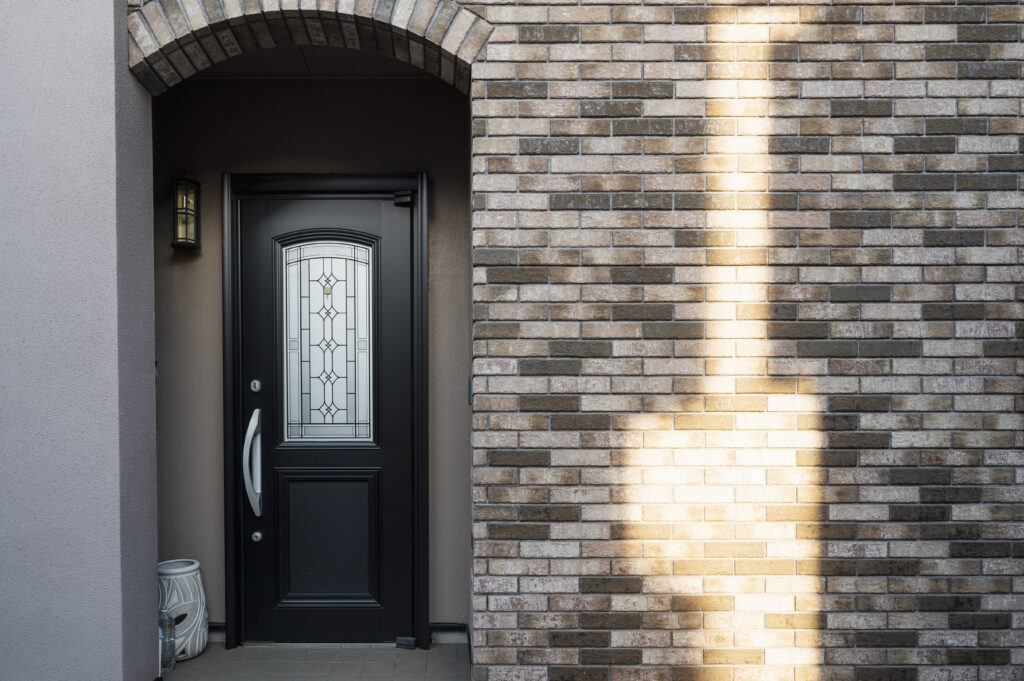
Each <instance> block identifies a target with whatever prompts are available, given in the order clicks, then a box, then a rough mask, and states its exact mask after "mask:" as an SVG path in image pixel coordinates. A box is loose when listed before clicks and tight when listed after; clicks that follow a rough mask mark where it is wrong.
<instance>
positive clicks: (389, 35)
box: [128, 0, 493, 95]
mask: <svg viewBox="0 0 1024 681" xmlns="http://www.w3.org/2000/svg"><path fill="white" fill-rule="evenodd" d="M129 4H131V3H129ZM492 30H493V27H492V26H491V25H490V24H489V23H487V22H486V21H485V20H484V19H482V18H481V17H480V16H478V15H477V14H475V13H473V12H471V11H470V10H468V9H466V8H465V7H462V6H461V5H459V4H458V3H456V2H452V0H426V1H425V2H419V3H417V2H416V0H271V1H270V2H263V3H261V2H259V0H205V1H204V2H200V1H199V0H186V2H183V3H182V4H181V5H180V6H179V4H178V3H176V2H162V1H160V0H150V1H149V2H144V3H142V4H141V6H140V7H139V8H138V9H135V10H133V11H131V12H130V13H129V15H128V33H129V38H128V60H129V66H130V67H131V70H132V72H133V73H134V74H135V75H136V76H137V77H138V78H139V80H140V81H141V82H142V83H143V84H144V85H145V86H146V89H147V90H149V92H150V93H151V94H154V95H157V94H160V93H161V92H164V91H165V90H167V88H169V87H173V86H174V85H177V84H178V83H180V82H181V81H182V80H184V79H187V78H189V77H190V76H192V75H194V74H195V73H197V72H199V71H202V70H204V69H206V68H209V67H210V66H211V65H213V64H216V63H218V62H222V61H225V60H227V59H229V58H231V57H235V56H238V55H241V54H243V53H246V52H252V51H255V50H259V49H266V48H270V47H274V46H278V45H287V44H295V45H323V46H331V47H344V48H348V49H359V50H370V51H374V52H378V53H380V54H383V55H386V56H389V57H394V58H395V59H398V60H400V61H403V62H407V63H410V64H412V65H414V66H417V67H419V68H422V69H423V70H425V71H427V72H428V73H430V74H433V75H435V76H438V77H439V78H441V79H442V80H444V81H445V82H446V83H449V84H451V85H454V86H455V87H457V88H458V89H459V90H461V91H463V92H466V91H468V89H469V81H470V65H471V64H472V63H473V61H474V60H475V59H476V58H477V56H478V55H479V54H480V52H481V50H482V49H483V47H484V45H485V44H486V42H487V38H488V37H489V36H490V34H491V31H492Z"/></svg>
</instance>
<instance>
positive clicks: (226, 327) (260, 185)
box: [222, 172, 430, 648]
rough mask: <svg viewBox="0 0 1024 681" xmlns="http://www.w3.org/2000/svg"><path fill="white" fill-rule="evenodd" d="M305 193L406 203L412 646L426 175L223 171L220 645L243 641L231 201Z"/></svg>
mask: <svg viewBox="0 0 1024 681" xmlns="http://www.w3.org/2000/svg"><path fill="white" fill-rule="evenodd" d="M304 196H317V197H324V196H332V197H338V198H344V197H351V198H356V197H364V198H384V199H386V198H393V199H394V201H395V203H396V205H405V206H411V207H412V219H413V234H412V263H411V265H412V287H413V290H412V303H413V320H412V334H413V337H412V353H413V358H412V361H413V380H412V385H413V395H412V398H413V405H412V420H413V423H412V427H413V432H412V441H413V453H412V458H413V518H412V523H413V585H412V593H413V604H412V612H413V628H414V635H415V637H416V645H417V646H418V647H420V648H427V647H429V646H430V632H429V585H430V581H429V578H430V575H429V560H428V559H429V555H428V551H429V546H428V541H429V517H430V506H429V500H428V490H429V480H428V458H427V457H428V451H427V442H428V440H427V423H428V421H427V407H428V404H427V399H428V393H427V174H426V173H425V172H421V173H403V174H394V175H312V174H310V175H301V174H232V173H224V174H223V180H222V198H223V211H224V213H223V234H222V239H223V241H222V248H223V353H224V379H223V380H224V383H223V389H224V571H225V575H224V578H225V582H224V583H225V600H226V603H225V605H226V617H225V619H226V622H225V625H226V632H225V633H226V641H225V646H226V647H227V648H234V647H235V646H238V645H240V644H241V643H243V642H244V641H245V632H244V631H243V627H244V622H245V612H244V607H245V603H244V599H243V598H242V594H243V591H242V587H243V584H244V581H243V580H244V578H245V575H244V574H242V560H241V559H242V548H243V542H244V541H245V537H244V536H242V535H243V533H242V527H241V520H242V515H241V514H242V510H243V508H242V507H243V505H244V502H245V494H244V493H243V492H242V490H241V481H240V474H239V466H238V462H237V461H236V459H237V456H236V452H237V449H238V446H239V442H240V439H241V438H240V437H239V433H237V432H236V431H237V430H238V428H239V427H240V425H241V424H243V423H244V420H243V416H242V412H241V399H240V397H241V385H240V384H237V381H239V380H240V378H241V370H240V359H241V358H240V357H239V353H237V352H236V348H235V344H236V339H239V338H240V337H241V311H240V310H239V306H238V299H237V295H236V294H237V293H238V291H239V290H240V281H239V278H240V275H241V272H240V270H239V262H240V251H239V248H240V235H241V226H240V223H239V219H238V213H239V211H238V201H239V200H240V199H244V198H271V197H281V198H301V197H304Z"/></svg>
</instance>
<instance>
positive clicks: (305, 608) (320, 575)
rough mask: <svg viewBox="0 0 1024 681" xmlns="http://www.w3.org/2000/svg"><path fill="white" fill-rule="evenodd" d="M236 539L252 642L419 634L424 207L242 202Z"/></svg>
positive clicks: (346, 199) (329, 199)
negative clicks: (418, 388) (420, 221)
mask: <svg viewBox="0 0 1024 681" xmlns="http://www.w3.org/2000/svg"><path fill="white" fill-rule="evenodd" d="M234 213H235V215H234V220H235V230H236V240H237V244H236V254H237V255H236V257H237V260H238V262H237V265H236V267H235V272H236V273H237V274H236V276H237V279H236V282H237V283H236V286H237V291H236V293H235V296H236V310H237V315H238V316H237V326H236V329H237V333H238V338H237V339H236V342H235V345H236V348H237V352H238V357H237V360H236V364H235V366H236V371H237V374H238V375H237V376H236V381H235V383H236V387H235V391H236V392H235V395H236V399H235V405H236V409H235V411H236V419H235V421H236V423H235V428H236V432H237V436H236V443H237V445H236V447H235V450H236V451H235V466H234V468H235V470H236V472H237V476H238V477H239V478H241V479H240V480H237V481H236V483H237V484H236V486H235V489H236V490H237V491H236V493H235V495H234V496H235V504H234V506H235V509H236V511H235V512H236V513H237V514H239V518H238V519H237V520H238V522H236V525H235V527H237V528H238V531H239V534H240V537H237V539H238V540H239V541H237V542H236V546H238V547H240V549H241V551H240V553H241V560H240V561H239V562H240V566H239V567H240V582H241V584H240V586H239V588H238V594H239V595H240V597H241V600H242V602H241V604H240V605H241V607H240V611H241V612H242V613H243V614H242V618H243V620H244V625H243V630H242V632H240V634H241V637H240V638H241V639H242V640H248V641H293V642H366V641H393V640H395V639H396V638H397V637H407V636H408V637H411V636H414V635H415V634H416V631H415V630H416V626H415V623H414V588H415V587H414V582H415V574H414V571H415V565H416V561H415V560H414V541H415V536H414V535H415V527H414V511H415V501H414V498H415V496H416V473H415V469H414V440H415V438H416V435H415V433H414V427H415V424H414V414H415V405H414V389H415V386H414V376H415V374H416V370H417V367H416V366H415V364H416V362H415V360H414V327H415V322H414V293H415V292H414V287H413V282H414V270H416V268H415V267H414V236H415V234H414V232H415V229H416V225H415V222H416V221H415V220H414V207H413V205H412V202H411V201H409V200H408V198H407V197H406V196H405V195H399V196H398V198H396V195H395V193H394V192H388V193H384V194H376V195H375V194H373V193H369V192H364V193H359V194H353V193H349V194H340V193H317V194H314V193H305V194H271V193H265V194H259V193H252V194H249V195H246V194H244V193H241V194H240V195H236V196H235V199H234Z"/></svg>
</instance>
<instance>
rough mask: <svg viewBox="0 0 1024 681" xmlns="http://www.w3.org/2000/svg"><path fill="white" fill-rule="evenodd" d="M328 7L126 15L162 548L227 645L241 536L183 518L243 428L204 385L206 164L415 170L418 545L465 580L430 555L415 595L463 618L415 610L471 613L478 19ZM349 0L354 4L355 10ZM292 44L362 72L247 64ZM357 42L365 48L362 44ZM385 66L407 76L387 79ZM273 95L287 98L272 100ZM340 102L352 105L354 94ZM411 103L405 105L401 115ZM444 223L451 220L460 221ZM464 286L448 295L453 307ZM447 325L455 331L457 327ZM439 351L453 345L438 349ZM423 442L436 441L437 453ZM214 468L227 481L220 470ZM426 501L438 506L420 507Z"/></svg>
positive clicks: (211, 232) (211, 288)
mask: <svg viewBox="0 0 1024 681" xmlns="http://www.w3.org/2000/svg"><path fill="white" fill-rule="evenodd" d="M214 4H215V5H216V6H215V7H211V6H210V5H214ZM264 4H266V3H264ZM330 4H331V7H330V8H325V7H324V5H325V3H320V6H321V8H320V9H315V10H313V9H310V10H306V9H305V8H303V9H302V10H300V9H298V8H292V9H288V7H287V4H286V5H285V7H284V8H283V9H281V10H259V11H254V12H251V13H245V12H244V11H243V10H244V8H243V7H242V5H241V4H239V5H238V7H236V8H235V9H237V10H238V11H237V12H235V13H234V14H232V13H231V11H230V8H229V5H231V3H206V6H204V7H199V6H198V5H195V4H193V3H182V4H181V5H180V6H179V4H178V3H165V2H157V1H154V2H148V3H146V4H145V5H143V6H142V7H140V8H137V9H135V10H134V11H132V12H131V13H130V15H129V19H128V26H129V33H130V35H129V53H130V55H132V58H131V65H132V71H133V73H135V74H136V75H137V76H138V78H139V80H140V81H141V82H142V83H143V84H144V85H145V86H146V88H147V89H148V90H149V91H150V92H151V93H152V94H154V95H159V96H156V97H155V98H154V100H153V128H154V135H153V139H154V148H153V153H154V175H155V177H154V180H155V183H154V186H155V193H154V201H155V215H156V238H155V248H154V250H155V255H156V258H155V269H156V289H157V293H156V316H157V343H156V345H157V360H158V364H159V367H160V371H159V378H158V384H157V403H158V408H157V421H158V432H159V435H158V457H157V458H158V469H159V478H160V519H159V524H160V558H161V559H168V558H171V557H175V556H177V555H193V554H200V555H196V557H200V559H201V560H202V562H204V565H207V566H208V568H206V577H205V578H206V580H207V582H208V590H209V591H210V592H211V595H212V598H211V609H210V612H211V621H213V622H217V623H220V622H223V621H225V620H226V621H227V624H228V631H229V642H230V640H231V636H230V632H231V630H232V625H231V620H232V618H239V617H240V615H239V614H238V610H237V608H235V607H234V606H233V605H232V599H233V598H236V599H237V598H240V596H239V595H238V593H237V590H236V586H235V585H233V584H232V578H231V575H232V574H233V572H237V570H238V565H237V561H234V558H233V557H232V546H235V547H237V545H238V538H239V537H241V536H243V535H244V536H246V537H247V536H248V534H247V533H244V532H243V533H240V534H238V536H236V537H235V541H234V543H232V540H231V531H230V530H227V531H226V532H225V534H224V535H222V534H220V533H219V532H220V531H219V528H211V527H209V526H206V527H205V529H203V530H200V531H197V530H195V529H194V528H196V527H202V518H203V517H206V518H210V517H211V516H214V515H215V514H216V513H218V512H219V508H223V507H224V505H225V504H224V501H223V499H225V498H227V499H229V502H228V504H229V505H230V504H231V501H230V499H231V492H230V490H229V487H228V486H225V485H224V482H223V480H220V479H218V477H217V476H218V475H220V471H219V470H218V467H219V466H220V464H218V463H217V457H218V451H217V450H218V448H219V449H220V450H224V449H225V447H224V444H223V443H224V439H222V438H221V437H219V436H220V435H221V434H220V433H218V432H217V431H218V429H219V428H223V430H224V432H233V431H234V430H237V428H238V427H243V426H244V425H245V424H244V423H243V424H241V425H239V424H238V423H232V422H231V420H230V411H229V409H228V408H227V407H222V405H223V396H224V395H225V394H227V392H228V390H227V388H226V383H225V388H224V390H221V389H220V386H218V385H217V384H218V382H219V381H220V375H221V373H222V371H223V366H224V364H226V363H227V360H223V362H222V357H221V348H220V347H219V345H217V343H218V337H217V336H218V334H217V331H218V330H220V331H221V333H222V335H223V334H224V333H225V332H224V331H223V329H224V328H227V327H225V326H222V324H221V319H222V318H221V308H222V307H223V306H226V305H229V303H230V301H228V299H227V297H218V296H217V295H216V293H214V292H215V291H217V290H218V289H219V288H220V287H221V277H222V274H223V272H224V271H228V270H229V269H230V263H229V261H228V259H223V260H222V259H221V256H222V254H223V253H224V252H228V251H230V250H231V244H230V243H229V241H228V240H227V239H228V237H227V236H226V235H227V232H226V231H223V232H222V230H220V229H218V223H219V222H221V218H222V217H223V215H224V205H225V203H224V201H225V200H226V199H224V196H223V195H221V193H220V190H221V189H222V187H221V182H220V178H221V174H222V173H230V174H239V173H242V174H245V173H278V174H280V173H285V174H331V175H352V174H356V175H366V174H371V175H381V174H388V173H410V172H421V171H422V172H425V173H426V174H427V176H428V177H429V183H430V190H429V192H428V194H429V196H430V200H429V203H430V206H429V209H428V212H429V214H430V220H429V221H428V222H429V225H430V227H429V229H428V238H429V239H430V242H431V252H432V253H433V254H434V255H431V258H430V261H429V270H430V283H429V286H428V288H429V293H428V297H429V298H430V300H431V301H433V302H431V303H429V304H428V307H430V308H431V310H432V312H431V323H430V331H429V333H428V335H429V336H430V338H429V341H428V345H429V346H430V348H431V349H429V350H428V354H429V355H430V360H429V363H430V365H431V367H432V368H431V371H430V376H429V377H428V383H429V384H430V386H429V387H428V390H429V391H430V394H431V399H430V402H431V415H430V417H429V419H430V423H431V426H430V444H429V449H430V451H431V452H432V454H431V461H430V471H431V472H430V476H429V477H430V480H431V483H430V484H431V487H430V492H429V496H430V498H431V506H430V516H431V518H432V520H431V522H430V539H429V542H430V546H431V548H430V553H431V555H435V556H436V557H437V558H436V560H445V559H447V560H448V561H453V560H454V561H457V562H458V563H459V565H458V569H456V570H454V571H450V572H454V573H455V574H461V573H465V579H464V580H463V581H464V584H463V583H460V584H458V585H452V584H451V583H450V582H451V581H452V578H451V575H450V574H449V575H448V577H447V578H446V579H447V581H445V580H444V579H442V578H441V577H440V576H443V575H444V574H445V572H446V571H445V570H443V569H441V567H440V566H439V565H438V564H435V562H436V560H432V567H431V570H430V573H431V575H439V577H438V579H434V578H433V577H432V578H431V580H430V583H429V585H428V586H427V587H425V588H429V591H430V602H431V603H439V604H441V606H443V605H444V604H446V603H451V602H452V598H451V590H452V589H458V590H459V591H460V592H461V595H460V598H462V599H465V608H464V611H465V612H464V613H463V614H461V615H459V614H454V615H453V614H452V613H450V612H447V611H445V610H444V607H441V606H439V607H438V608H436V609H434V610H432V611H431V613H430V621H431V622H468V618H469V612H468V611H469V578H468V575H469V570H470V553H469V518H470V511H469V492H468V471H469V467H470V463H469V450H468V448H469V407H468V405H466V404H465V399H464V391H465V384H466V379H467V378H468V374H469V361H470V356H471V351H470V347H469V333H468V328H469V288H470V278H469V249H470V237H469V227H470V225H469V222H470V220H469V174H468V173H469V156H470V149H469V146H468V145H469V139H470V135H469V107H468V100H467V99H466V97H465V96H464V95H465V93H466V91H467V90H468V87H469V82H470V79H469V69H470V64H471V63H472V60H473V59H474V58H476V56H477V55H478V54H479V53H480V50H481V49H482V47H483V45H484V41H485V40H486V39H487V37H488V36H489V34H490V32H491V27H490V25H488V24H487V23H486V22H484V21H483V20H482V19H480V18H479V17H478V16H477V15H475V14H474V13H472V12H470V11H469V10H466V9H465V8H462V7H460V6H458V5H456V4H455V3H451V2H441V3H420V4H419V5H416V6H415V7H414V6H412V4H410V3H395V4H390V3H378V4H377V5H375V6H369V7H364V8H351V11H350V12H345V11H343V10H342V9H340V8H338V7H337V6H336V5H335V4H334V3H330ZM246 5H248V3H246ZM363 10H365V12H366V13H365V16H364V15H363V14H360V12H362V11H363ZM331 48H341V49H331ZM303 50H305V51H306V53H316V54H317V55H318V56H317V59H328V60H329V59H331V58H335V57H336V58H337V59H338V60H339V62H338V63H341V62H344V61H345V60H346V59H356V58H358V59H359V60H361V61H360V64H361V66H360V68H363V69H369V73H370V75H369V76H367V75H365V74H364V75H360V76H357V77H354V78H351V79H349V78H342V80H344V84H343V85H338V82H336V81H337V79H339V78H341V77H340V76H339V75H338V74H337V73H333V74H332V75H329V76H328V77H327V80H326V81H325V80H324V79H323V78H319V79H316V80H315V81H314V80H309V79H305V78H303V77H301V76H296V77H294V78H292V77H291V76H285V77H280V74H277V75H275V76H274V77H273V78H272V79H269V80H267V79H266V76H267V74H266V73H265V72H263V71H261V69H263V68H265V67H266V65H267V64H271V63H273V62H274V61H275V60H282V59H287V58H295V57H296V55H298V54H299V53H300V52H302V51H303ZM356 50H359V51H360V52H361V53H362V54H363V55H369V56H370V57H372V58H369V57H367V58H363V57H360V53H359V52H357V51H356ZM331 55H333V56H331ZM396 61H397V62H404V64H406V65H407V66H405V68H404V69H400V68H397V67H391V68H390V73H389V74H387V78H386V79H382V78H383V76H379V74H377V72H375V71H374V68H380V67H382V66H384V65H386V64H388V63H391V64H394V63H395V62H396ZM409 67H415V69H410V68H409ZM328 70H330V69H328ZM414 70H418V73H420V76H418V77H417V76H415V74H413V73H412V72H413V71H414ZM424 76H427V77H424ZM428 76H434V77H433V78H431V77H428ZM396 78H398V79H403V78H410V80H409V81H408V82H403V83H402V84H401V85H396V81H395V79H396ZM440 81H443V83H442V82H440ZM444 83H447V85H445V84H444ZM453 88H454V89H453ZM460 91H461V94H460ZM280 102H287V106H286V107H279V106H278V103H280ZM354 102H359V106H352V103H354ZM412 109H415V110H416V112H417V115H416V116H415V117H413V118H412V119H410V118H409V117H408V112H409V111H410V110H412ZM282 110H284V111H285V112H286V113H284V114H282V113H281V111H282ZM214 111H216V112H217V114H218V115H217V116H212V115H211V112H214ZM253 112H263V113H255V114H254V113H253ZM267 112H273V113H272V114H271V113H267ZM303 112H304V113H303ZM261 115H262V116H265V117H266V118H265V119H264V118H260V116H261ZM282 116H283V118H282ZM286 131H287V132H286ZM354 131H358V132H354ZM396 131H397V132H396ZM385 138H386V139H385ZM382 140H384V141H382ZM182 173H184V174H190V175H195V176H197V179H199V180H200V181H201V183H202V186H203V191H202V206H201V213H202V222H203V225H204V229H203V248H202V252H201V253H200V254H199V256H198V257H188V256H185V257H183V256H182V254H180V253H175V252H173V251H171V250H170V249H169V248H168V246H167V243H168V236H169V231H168V230H169V229H170V222H169V216H170V204H169V203H168V201H169V196H165V195H164V194H165V192H163V191H162V188H163V187H165V186H169V182H170V181H171V178H173V177H174V176H176V175H178V174H182ZM452 225H455V226H458V225H462V228H461V229H462V230H463V231H462V232H460V231H459V230H458V229H455V228H453V227H452ZM222 237H223V238H222ZM462 275H465V276H464V277H463V276H462ZM462 279H464V280H465V281H462ZM462 297H465V301H464V303H465V304H464V305H462V304H459V301H461V300H462ZM197 301H200V302H197ZM225 301H227V302H225ZM452 301H454V302H455V303H456V304H454V305H453V304H452ZM453 309H454V310H455V312H453V311H452V310H453ZM456 312H457V314H456ZM453 315H454V316H453ZM463 316H464V317H465V319H462V317H463ZM463 327H465V331H466V333H465V338H462V337H461V336H459V329H462V328H463ZM453 333H454V335H455V338H454V339H453V338H452V337H451V336H452V334H453ZM462 345H465V347H462ZM442 348H444V349H445V350H444V351H443V352H442ZM452 353H455V355H457V357H456V359H455V360H449V359H446V356H447V357H449V358H450V357H451V356H452ZM224 357H227V355H224ZM453 364H454V365H457V366H455V368H454V369H453ZM461 364H465V366H464V367H462V366H461ZM435 365H436V368H435ZM435 404H436V405H438V406H437V407H436V409H435V407H434V405H435ZM452 404H454V405H461V407H462V409H463V410H464V411H465V414H464V415H461V414H457V415H456V416H455V417H454V418H453V417H452V415H451V414H450V413H449V412H450V411H451V408H450V407H449V405H452ZM446 410H447V411H446ZM247 416H248V414H246V417H247ZM225 419H226V420H225ZM460 421H465V423H464V424H463V426H464V430H463V431H462V435H460V436H458V437H462V439H464V440H465V442H463V443H462V444H461V447H462V448H464V450H465V459H466V460H465V461H464V462H461V463H458V464H457V465H453V461H447V462H446V461H445V456H447V455H448V454H446V453H447V452H449V451H450V450H451V449H452V448H451V447H449V446H448V443H449V442H451V439H452V438H453V437H456V436H455V435H453V434H454V433H456V432H457V429H455V428H452V427H449V426H448V425H447V424H449V423H453V422H460ZM435 424H439V425H436V427H435ZM446 429H447V435H446V434H445V432H446ZM243 430H244V428H243ZM235 435H236V436H237V435H238V433H235ZM229 439H230V438H229ZM238 439H239V440H240V436H239V438H238ZM264 446H266V444H265V445H264ZM228 450H230V447H228ZM435 451H436V452H440V454H439V455H438V457H437V459H438V461H437V463H435V461H434V454H433V452H435ZM232 456H233V454H232ZM460 471H461V474H460V473H459V472H460ZM227 479H228V480H229V484H230V476H228V478H227ZM456 481H457V482H458V483H459V484H462V485H463V486H464V487H465V488H466V489H465V500H464V504H462V506H464V508H461V507H460V508H459V510H458V513H455V511H454V509H455V507H454V506H449V507H447V508H445V507H444V504H445V503H446V500H447V499H448V498H449V497H451V496H452V495H451V494H450V493H449V492H448V487H450V486H451V485H454V484H456ZM446 485H448V487H445V486H446ZM435 498H436V499H438V500H439V501H438V503H439V504H440V505H439V506H435V505H434V501H433V500H434V499H435ZM236 501H237V499H236ZM460 504H461V502H460ZM453 515H458V516H459V523H458V524H462V523H464V524H465V532H464V534H465V536H464V537H462V536H461V534H463V532H462V530H461V529H458V530H457V532H455V534H458V535H460V536H459V541H461V542H462V544H464V546H465V556H464V557H463V556H461V553H459V554H458V555H453V552H452V550H451V548H450V546H448V545H447V544H450V543H451V541H452V530H451V529H450V527H448V526H449V525H450V524H451V523H446V522H445V518H446V517H447V518H450V517H452V516H453ZM212 525H216V521H214V522H213V523H212ZM250 529H251V528H250ZM225 535H226V538H225ZM446 543H447V544H446ZM202 556H205V560H203V559H202ZM463 558H464V560H463ZM233 561H234V562H235V565H234V566H233ZM463 563H464V564H463ZM225 568H226V569H225ZM222 575H223V577H222ZM233 591H234V593H235V596H234V597H233V596H232V595H231V594H232V593H233ZM225 594H227V595H226V596H225ZM225 600H226V603H225ZM456 601H458V599H456ZM431 607H432V606H431ZM244 639H245V637H244V636H243V637H241V639H236V640H244Z"/></svg>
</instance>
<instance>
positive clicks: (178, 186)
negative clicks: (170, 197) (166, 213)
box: [171, 178, 199, 248]
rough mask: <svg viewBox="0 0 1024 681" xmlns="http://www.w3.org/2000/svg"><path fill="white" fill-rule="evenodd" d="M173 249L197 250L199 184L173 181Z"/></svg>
mask: <svg viewBox="0 0 1024 681" xmlns="http://www.w3.org/2000/svg"><path fill="white" fill-rule="evenodd" d="M171 246H173V247H174V248H199V183H198V182H196V181H195V180H190V179H186V178H179V179H177V180H175V181H174V237H173V238H172V240H171Z"/></svg>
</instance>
